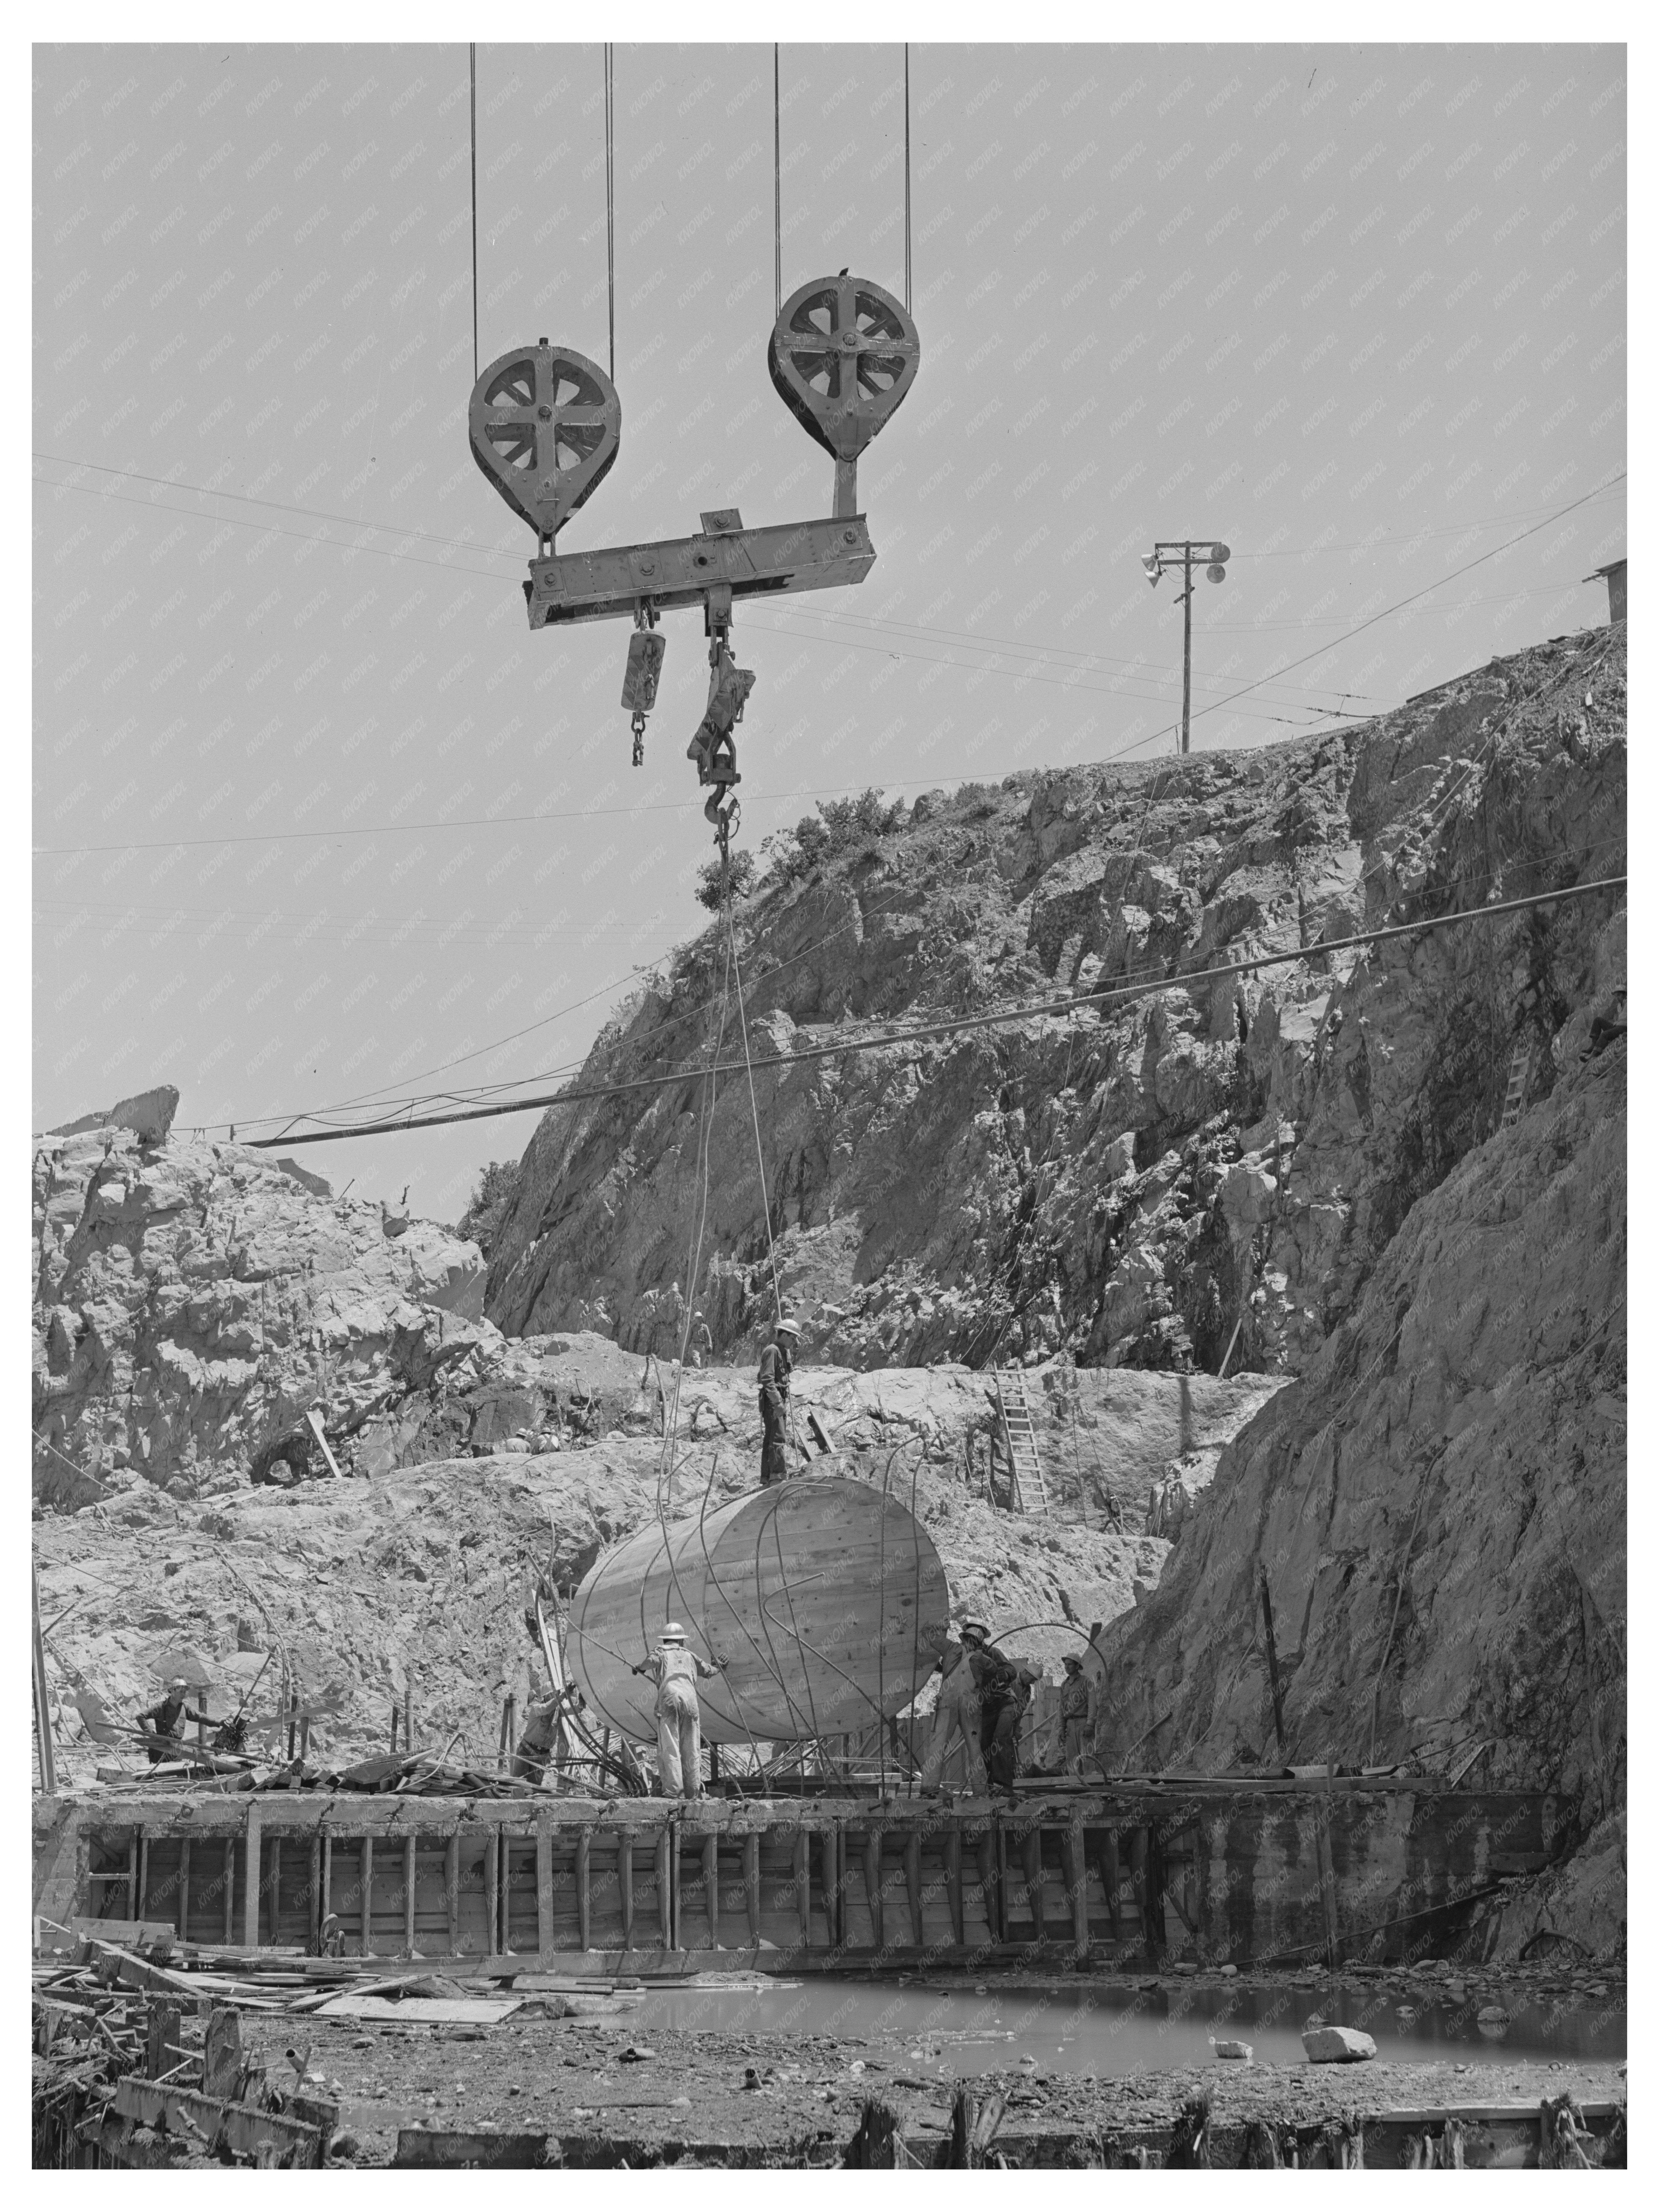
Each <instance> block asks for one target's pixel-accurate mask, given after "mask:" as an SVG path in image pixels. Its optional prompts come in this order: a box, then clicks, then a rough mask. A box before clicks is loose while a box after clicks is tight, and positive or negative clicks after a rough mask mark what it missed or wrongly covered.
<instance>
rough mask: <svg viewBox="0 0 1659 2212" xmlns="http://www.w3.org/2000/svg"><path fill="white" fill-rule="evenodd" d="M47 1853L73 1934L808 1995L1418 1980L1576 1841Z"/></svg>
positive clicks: (492, 1823)
mask: <svg viewBox="0 0 1659 2212" xmlns="http://www.w3.org/2000/svg"><path fill="white" fill-rule="evenodd" d="M60 1807H61V1801H60ZM37 1825H39V1824H38V1823H37ZM49 1826H50V1832H51V1833H52V1835H53V1836H54V1837H55V1838H56V1839H57V1844H58V1849H57V1854H56V1861H55V1867H56V1871H55V1875H53V1874H52V1871H51V1870H50V1869H42V1868H41V1867H40V1866H39V1865H38V1864H37V1881H36V1909H37V1910H38V1911H48V1912H50V1913H51V1914H52V1917H55V1918H58V1919H64V1918H65V1917H67V1915H68V1913H69V1912H70V1911H73V1912H79V1913H92V1914H97V1915H102V1916H106V1917H110V1918H119V1919H128V1920H145V1921H149V1922H155V1921H157V1920H160V1921H161V1922H164V1923H168V1924H170V1925H171V1926H172V1927H173V1929H175V1930H176V1932H177V1933H178V1935H179V1937H180V1939H181V1940H183V1941H184V1942H189V1943H191V1944H204V1945H227V1944H228V1945H233V1946H238V1947H241V1948H256V1947H258V1946H265V1945H273V1944H274V1945H280V1946H283V1947H286V1948H298V1949H301V1950H307V1951H314V1950H316V1949H317V1948H319V1944H320V1941H321V1936H322V1929H323V1923H324V1920H325V1917H327V1916H330V1915H332V1916H333V1917H334V1918H335V1920H336V1921H337V1923H338V1926H339V1928H340V1929H341V1930H342V1931H343V1942H344V1948H345V1950H346V1952H347V1954H348V1955H358V1956H362V1957H373V1958H404V1957H424V1958H440V1957H441V1958H457V1959H465V1960H468V1961H469V1962H471V1963H473V1964H474V1966H475V1969H476V1970H477V1971H483V1972H512V1971H513V1970H514V1969H515V1968H517V1967H524V1966H529V1965H531V1964H532V1963H535V1962H538V1961H548V1960H562V1961H563V1960H572V1959H577V1960H586V1961H588V1962H589V1963H590V1965H593V1964H598V1963H604V1964H605V1965H607V1966H611V1968H613V1969H614V1967H615V1966H616V1965H617V1963H618V1962H619V1961H620V1960H623V1959H644V1958H648V1957H652V1958H661V1957H663V1956H665V1954H674V1955H677V1956H678V1955H681V1954H696V1953H707V1952H708V1951H713V1950H722V1951H728V1952H732V1951H738V1952H744V1953H747V1954H755V1955H757V1956H763V1955H765V1954H771V1953H787V1954H789V1956H790V1961H791V1964H792V1966H797V1967H799V1966H811V1965H814V1964H816V1965H820V1966H828V1965H836V1964H841V1963H843V1962H845V1963H848V1964H866V1965H871V1966H878V1965H885V1964H891V1965H894V1966H902V1965H903V1964H905V1963H907V1962H908V1961H914V1960H926V1961H927V1962H930V1963H949V1962H951V1961H952V1960H956V1961H959V1962H967V1961H971V1960H985V1959H987V1958H988V1957H990V1956H991V1955H993V1954H1006V1952H1008V1951H1009V1950H1011V1949H1012V1950H1013V1951H1016V1952H1021V1953H1029V1952H1030V1951H1032V1950H1034V1949H1042V1950H1045V1951H1047V1952H1048V1953H1050V1954H1054V1955H1057V1954H1059V1953H1060V1952H1066V1951H1069V1952H1070V1953H1071V1954H1072V1955H1073V1956H1074V1957H1075V1958H1077V1959H1079V1960H1081V1959H1085V1958H1092V1959H1096V1960H1098V1961H1100V1962H1101V1963H1103V1964H1109V1963H1110V1961H1111V1960H1113V1959H1114V1958H1115V1957H1124V1958H1131V1957H1139V1958H1146V1959H1149V1960H1156V1959H1159V1958H1162V1957H1164V1956H1165V1955H1168V1954H1175V1955H1182V1954H1184V1955H1187V1956H1189V1957H1200V1958H1206V1959H1213V1960H1235V1961H1237V1962H1239V1963H1243V1962H1245V1961H1246V1960H1264V1959H1267V1958H1270V1957H1274V1956H1282V1955H1285V1954H1303V1955H1305V1956H1308V1957H1310V1958H1312V1957H1317V1956H1321V1955H1326V1956H1329V1957H1331V1958H1336V1957H1339V1956H1348V1957H1357V1956H1362V1955H1364V1956H1370V1957H1382V1956H1398V1955H1401V1953H1402V1952H1405V1951H1409V1950H1411V1949H1412V1948H1432V1943H1431V1941H1425V1939H1430V1938H1436V1937H1437V1936H1443V1934H1444V1933H1445V1931H1446V1929H1447V1928H1448V1927H1449V1925H1450V1924H1451V1923H1452V1922H1453V1921H1455V1920H1456V1919H1457V1918H1458V1917H1460V1916H1461V1917H1462V1918H1463V1919H1467V1917H1468V1912H1469V1910H1470V1908H1471V1905H1472V1904H1474V1903H1476V1902H1478V1900H1479V1899H1480V1897H1482V1896H1483V1895H1486V1894H1487V1893H1489V1892H1490V1891H1491V1889H1492V1886H1493V1884H1494V1883H1495V1881H1497V1880H1498V1879H1499V1878H1501V1877H1502V1876H1504V1875H1509V1874H1512V1873H1519V1872H1524V1871H1528V1870H1533V1869H1540V1868H1542V1867H1543V1866H1545V1865H1547V1863H1549V1861H1550V1859H1551V1857H1553V1855H1554V1853H1555V1851H1556V1850H1557V1847H1558V1841H1559V1811H1558V1807H1557V1804H1556V1801H1555V1800H1554V1799H1553V1798H1552V1797H1548V1796H1541V1795H1538V1794H1529V1793H1522V1792H1507V1793H1496V1792H1488V1793H1482V1794H1479V1795H1474V1794H1468V1795H1466V1794H1462V1793H1455V1792H1450V1791H1444V1790H1421V1789H1413V1788H1401V1787H1400V1786H1399V1785H1398V1784H1380V1785H1379V1784H1343V1783H1335V1784H1328V1785H1324V1786H1320V1785H1315V1786H1313V1787H1305V1786H1302V1785H1297V1784H1259V1783H1250V1784H1225V1783H1220V1782H1206V1783H1193V1784H1178V1785H1171V1784H1156V1783H1148V1784H1140V1785H1125V1786H1121V1787H1115V1788H1112V1789H1109V1790H1086V1789H1085V1790H1076V1791H1072V1792H1066V1793H1060V1792H1058V1791H1056V1792H1054V1793H1053V1794H1046V1793H1045V1794H1037V1795H1032V1796H1027V1797H1025V1798H1024V1799H1023V1800H1022V1801H1020V1802H1018V1803H1016V1804H1015V1805H1013V1806H1012V1807H1006V1806H1003V1805H1000V1804H999V1805H998V1806H996V1807H993V1806H991V1805H989V1804H987V1802H984V1801H982V1800H980V1801H967V1802H960V1801H959V1802H957V1803H955V1804H953V1805H948V1806H947V1805H942V1804H940V1803H939V1802H936V1801H930V1800H927V1799H925V1798H921V1797H912V1798H904V1797H889V1798H884V1799H877V1798H874V1797H872V1796H854V1795H851V1794H849V1795H848V1796H836V1797H814V1798H802V1799H786V1798H770V1799H750V1798H742V1797H715V1796H709V1797H705V1798H702V1799H701V1800H698V1801H696V1802H690V1803H682V1802H672V1801H667V1800H663V1799H641V1798H632V1799H617V1800H601V1799H585V1798H571V1797H562V1798H554V1797H545V1798H542V1799H540V1800H537V1799H533V1798H532V1799H526V1798H510V1799H494V1800H488V1799H486V1800H465V1799H458V1798H419V1797H397V1796H367V1795H362V1794H349V1793H345V1792H339V1793H331V1794H324V1793H320V1792H304V1793H300V1792H287V1791H276V1792H268V1793H260V1794H258V1795H254V1794H252V1793H246V1792H244V1793H241V1794H226V1795H204V1796H194V1797H189V1798H185V1797H178V1796H160V1795H159V1794H153V1793H150V1792H148V1791H144V1792H140V1791H137V1790H135V1791H133V1792H132V1793H131V1794H130V1795H127V1796H120V1797H118V1796H113V1795H110V1796H104V1797H100V1798H88V1799H85V1800H82V1801H80V1802H76V1803H75V1804H74V1805H72V1806H71V1807H70V1808H68V1818H67V1819H64V1817H63V1816H62V1812H61V1809H60V1812H59V1815H58V1818H56V1819H55V1820H53V1821H52V1823H50V1824H49ZM71 1854H72V1863H68V1864H66V1863H65V1861H66V1859H69V1858H70V1855H71ZM54 1883H55V1887H54V1886H53V1884H54ZM47 1890H50V1891H51V1894H50V1897H49V1898H48V1896H47V1894H46V1892H47ZM54 1907H55V1908H56V1909H55V1910H54V1909H53V1908H54Z"/></svg>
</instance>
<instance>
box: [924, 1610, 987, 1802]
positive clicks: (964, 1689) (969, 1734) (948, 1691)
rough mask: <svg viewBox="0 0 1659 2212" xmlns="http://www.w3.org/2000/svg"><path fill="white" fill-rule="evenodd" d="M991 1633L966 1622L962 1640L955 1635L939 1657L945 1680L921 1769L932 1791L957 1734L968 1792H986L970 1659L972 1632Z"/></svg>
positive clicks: (975, 1794)
mask: <svg viewBox="0 0 1659 2212" xmlns="http://www.w3.org/2000/svg"><path fill="white" fill-rule="evenodd" d="M970 1632H973V1634H970ZM974 1634H976V1635H979V1636H983V1635H985V1634H987V1631H986V1630H984V1629H981V1627H980V1626H979V1624H978V1622H977V1621H965V1622H964V1623H963V1629H962V1635H961V1638H960V1640H959V1641H958V1640H957V1638H951V1641H950V1642H949V1643H947V1644H945V1651H944V1656H942V1657H941V1658H940V1660H939V1672H940V1674H941V1675H942V1676H943V1677H944V1679H943V1680H942V1681H941V1682H940V1684H939V1703H938V1704H937V1705H935V1706H934V1708H933V1735H932V1737H931V1739H930V1740H929V1742H928V1746H927V1758H926V1759H924V1761H923V1762H922V1769H921V1786H922V1789H923V1790H925V1791H927V1792H928V1793H929V1794H931V1793H932V1792H933V1791H934V1790H937V1789H938V1788H939V1784H940V1783H941V1782H942V1781H943V1780H944V1778H945V1760H946V1759H949V1758H950V1756H951V1749H952V1739H953V1738H954V1737H956V1736H957V1735H960V1736H961V1738H962V1747H963V1756H964V1759H965V1760H966V1768H967V1783H968V1794H969V1796H971V1797H983V1796H984V1795H985V1794H986V1785H985V1758H984V1754H983V1753H981V1750H980V1747H979V1732H980V1707H979V1684H978V1683H977V1682H976V1681H975V1679H974V1670H973V1668H972V1666H971V1665H970V1664H969V1659H970V1656H971V1653H972V1651H973V1650H974V1641H973V1635H974Z"/></svg>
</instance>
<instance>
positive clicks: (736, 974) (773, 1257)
mask: <svg viewBox="0 0 1659 2212" xmlns="http://www.w3.org/2000/svg"><path fill="white" fill-rule="evenodd" d="M725 903H726V943H727V945H729V946H731V948H732V983H733V986H734V987H735V988H736V991H737V994H738V1030H740V1031H741V1033H742V1036H743V1064H744V1072H745V1073H746V1074H747V1075H748V1078H749V1114H750V1120H751V1121H753V1123H754V1127H755V1171H756V1173H757V1175H758V1176H759V1177H760V1194H761V1218H762V1220H763V1222H764V1223H765V1224H766V1264H767V1266H768V1267H769V1269H770V1271H771V1276H772V1303H773V1304H774V1305H775V1307H776V1309H777V1312H778V1316H779V1317H780V1319H781V1317H782V1314H783V1292H782V1291H781V1290H780V1289H779V1288H778V1261H777V1252H776V1249H775V1246H774V1244H773V1242H772V1202H771V1200H769V1198H768V1196H767V1194H766V1156H765V1154H764V1152H763V1151H762V1149H761V1133H760V1108H759V1107H758V1105H757V1103H756V1102H755V1069H754V1063H753V1062H752V1060H750V1056H749V1017H748V1015H747V1014H746V1013H745V1012H744V1005H743V970H742V969H741V968H740V967H739V965H738V954H737V946H736V944H735V942H734V940H733V938H732V899H731V895H730V890H729V887H728V890H727V895H726V902H725ZM791 1611H792V1612H793V1607H791Z"/></svg>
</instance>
